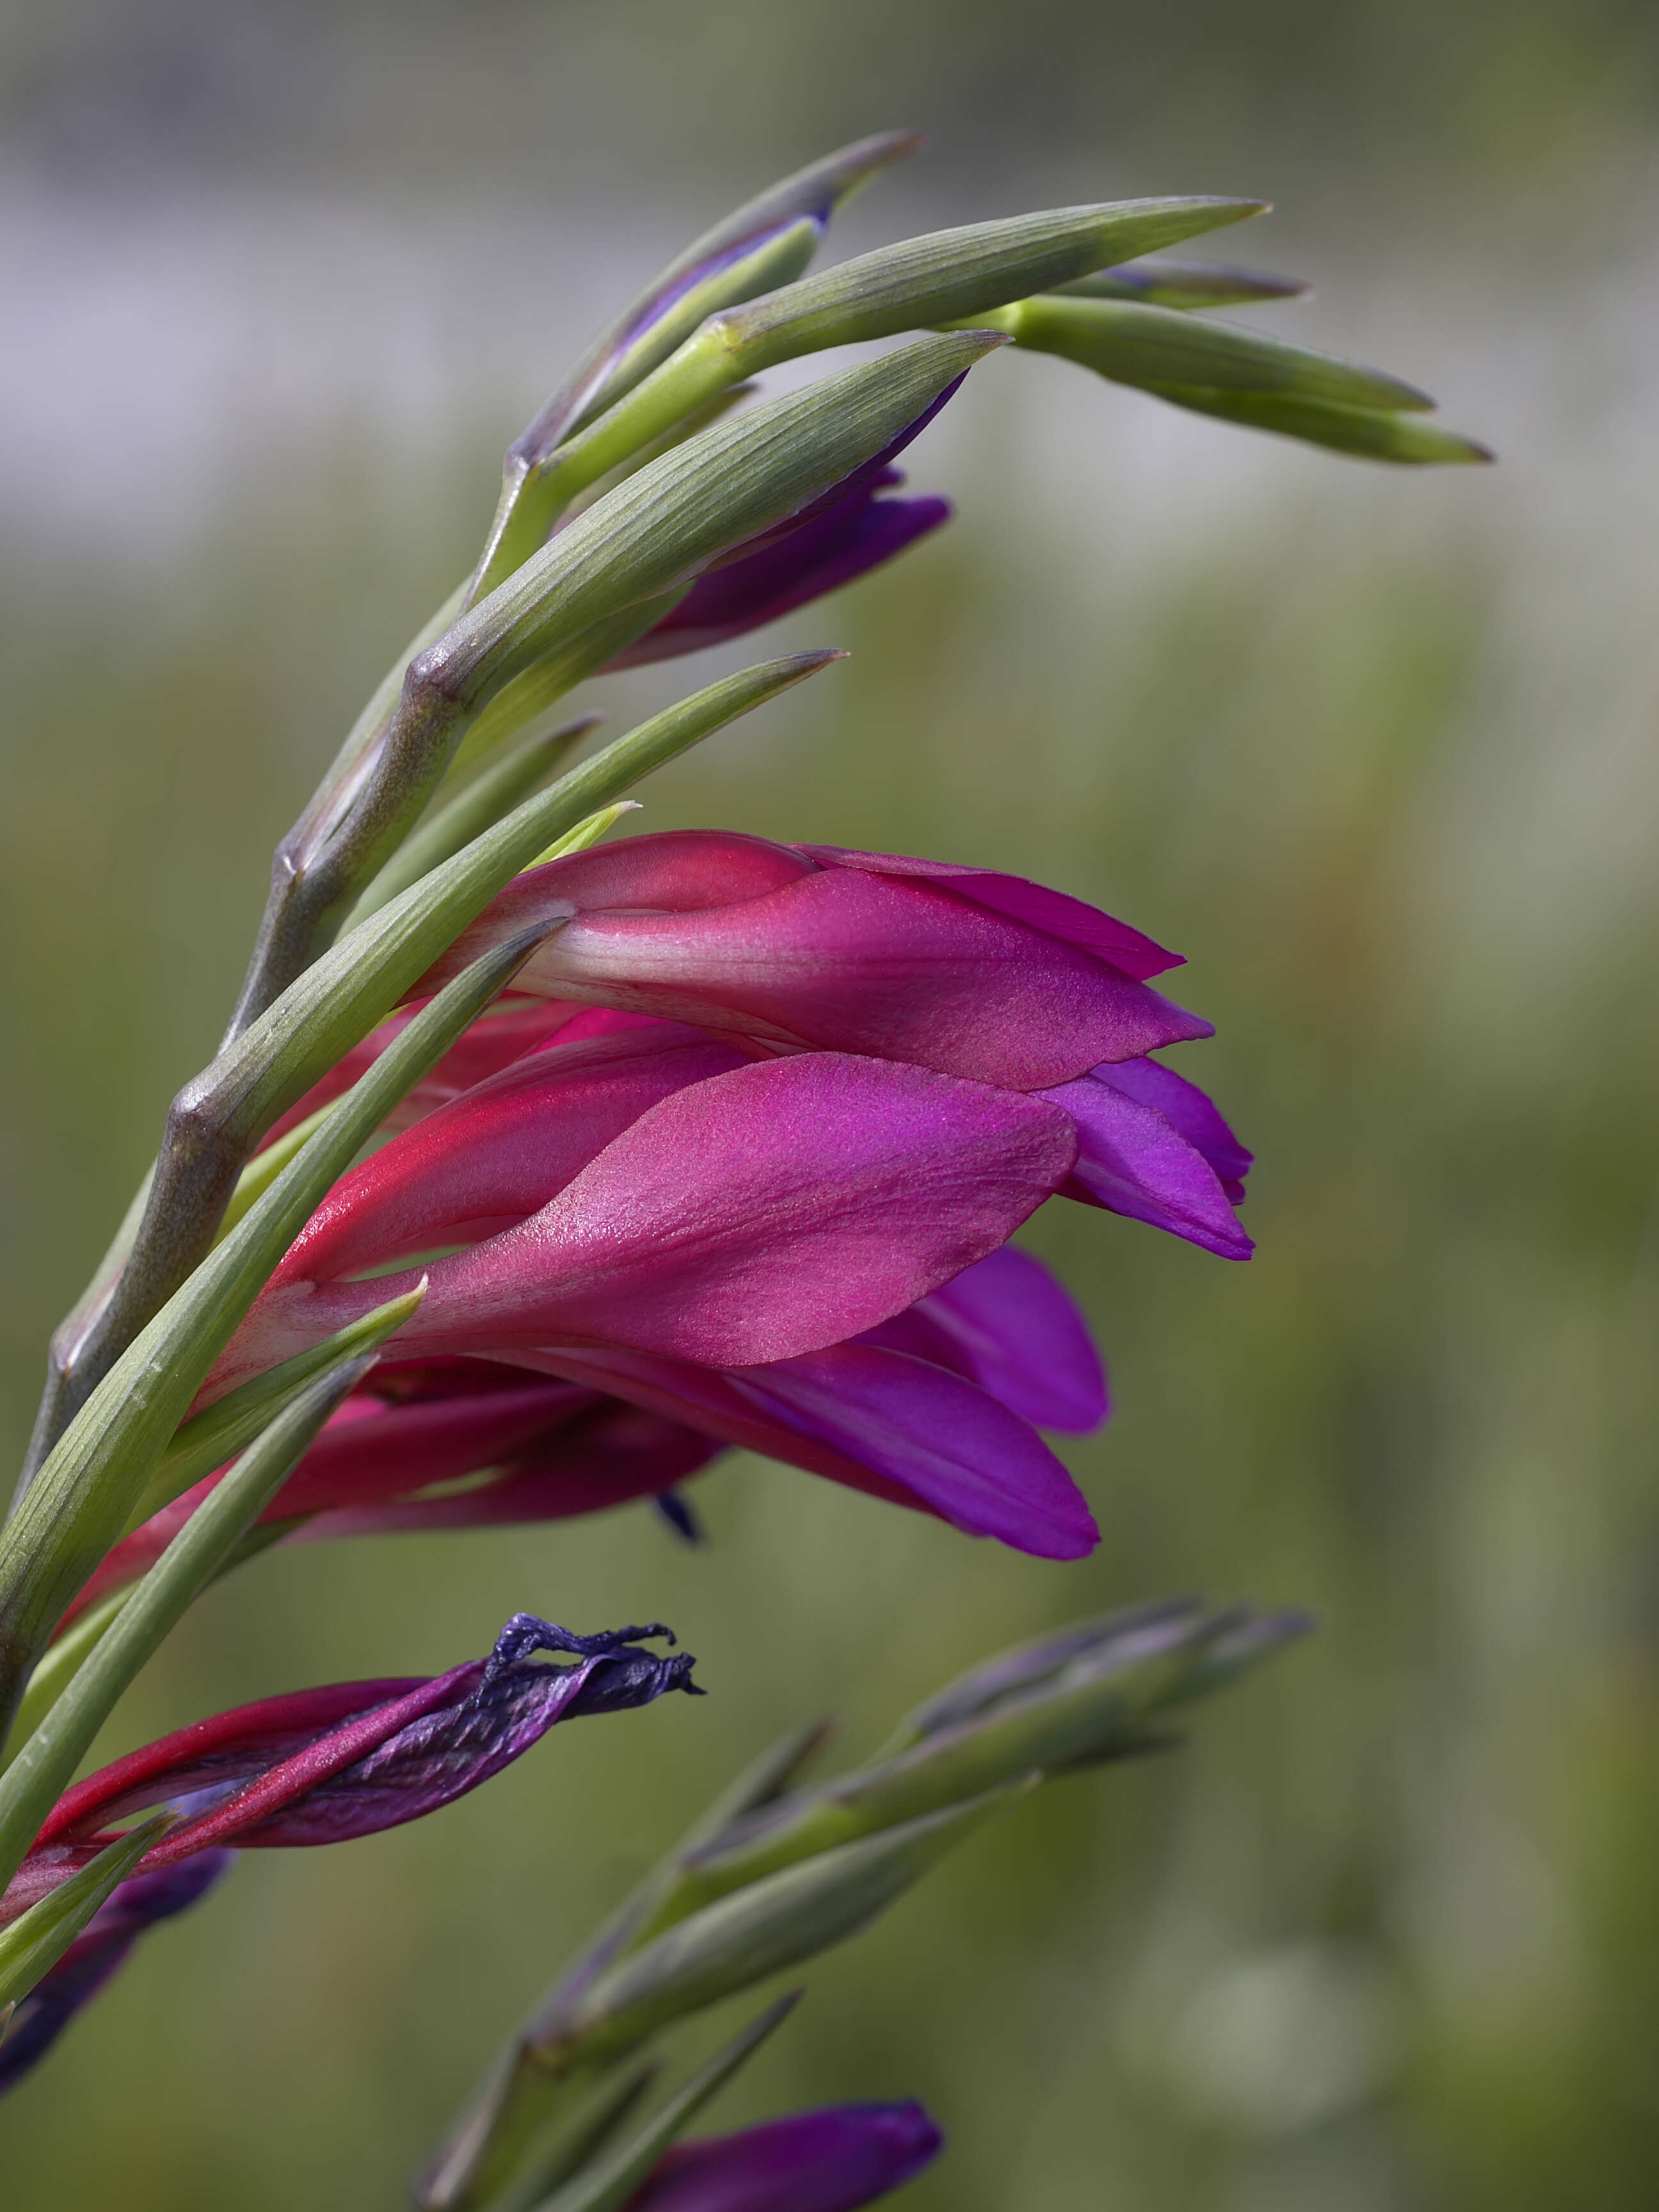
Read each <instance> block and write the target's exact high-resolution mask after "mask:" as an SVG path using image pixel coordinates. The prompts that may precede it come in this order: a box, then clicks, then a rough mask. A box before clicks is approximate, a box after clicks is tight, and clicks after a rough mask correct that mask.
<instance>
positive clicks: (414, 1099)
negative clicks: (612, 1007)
mask: <svg viewBox="0 0 1659 2212" xmlns="http://www.w3.org/2000/svg"><path fill="white" fill-rule="evenodd" d="M418 1012H419V1008H418V1006H404V1007H402V1008H400V1010H399V1012H396V1013H395V1014H393V1015H392V1016H390V1017H389V1018H388V1019H387V1020H386V1021H383V1022H382V1023H381V1025H380V1027H379V1028H378V1029H377V1030H371V1031H370V1033H369V1036H366V1037H365V1038H364V1039H363V1042H362V1043H361V1044H358V1045H354V1046H353V1047H352V1048H351V1051H350V1052H348V1053H347V1054H345V1058H344V1059H342V1060H337V1061H336V1062H335V1064H334V1066H332V1067H331V1068H330V1069H329V1071H328V1073H327V1074H326V1075H325V1076H324V1077H322V1079H320V1081H319V1082H317V1083H314V1084H313V1085H312V1086H311V1088H310V1090H309V1091H307V1092H306V1094H305V1096H304V1097H303V1098H302V1099H301V1100H300V1101H299V1102H298V1103H297V1104H296V1105H294V1106H291V1107H290V1109H289V1110H288V1112H287V1113H286V1114H284V1115H283V1116H282V1118H281V1120H280V1121H276V1122H273V1123H272V1125H271V1128H270V1129H269V1130H268V1131H267V1132H266V1134H265V1144H267V1145H271V1144H274V1143H275V1142H276V1140H277V1139H278V1137H281V1136H284V1135H286V1133H288V1131H289V1130H290V1129H291V1128H293V1127H296V1124H297V1123H299V1122H301V1121H305V1120H307V1119H308V1117H309V1116H310V1115H313V1114H314V1113H315V1112H316V1111H317V1109H318V1108H319V1107H320V1106H327V1105H329V1104H331V1103H332V1102H333V1100H335V1099H336V1098H339V1097H344V1096H345V1092H346V1091H349V1090H350V1089H351V1085H353V1084H354V1083H355V1082H356V1081H357V1078H358V1077H359V1076H360V1075H361V1074H363V1072H364V1070H365V1069H367V1068H369V1067H371V1066H373V1065H374V1063H375V1060H378V1059H379V1058H380V1056H381V1053H383V1052H384V1051H385V1050H386V1048H387V1045H389V1044H390V1043H391V1042H393V1039H394V1038H395V1037H397V1036H399V1035H400V1033H401V1031H402V1030H405V1029H406V1028H407V1027H408V1025H409V1024H410V1023H411V1022H412V1020H413V1019H414V1018H415V1016H416V1014H417V1013H418ZM586 1012H587V1009H586V1008H585V1007H579V1006H561V1005H560V1004H559V1002H558V1000H556V999H529V1000H525V999H510V1000H503V1001H500V1002H499V1003H498V1004H497V1005H496V1006H491V1009H490V1010H489V1012H487V1013H486V1014H485V1015H483V1016H482V1017H481V1018H479V1020H478V1021H475V1022H474V1023H473V1026H472V1027H471V1029H469V1030H467V1031H466V1032H465V1034H464V1035H463V1036H461V1037H460V1039H459V1040H458V1041H457V1042H455V1043H454V1044H453V1045H452V1046H451V1047H450V1048H449V1050H448V1052H447V1053H445V1054H444V1055H443V1058H442V1060H439V1062H438V1063H437V1065H436V1067H434V1068H432V1069H431V1070H430V1072H429V1073H427V1074H426V1075H424V1077H423V1078H422V1079H421V1080H420V1081H419V1082H418V1084H416V1085H415V1086H414V1088H413V1090H412V1091H407V1092H406V1094H405V1095H404V1097H402V1098H401V1099H400V1100H399V1102H398V1103H397V1104H396V1106H394V1107H393V1109H392V1111H391V1113H390V1114H389V1115H387V1127H390V1128H393V1129H407V1128H412V1127H413V1126H414V1124H415V1123H416V1122H417V1121H419V1120H421V1118H422V1117H423V1115H427V1114H430V1113H431V1111H432V1110H433V1109H434V1108H435V1107H438V1106H442V1105H446V1104H447V1103H448V1101H449V1100H450V1099H452V1098H455V1097H459V1096H460V1093H461V1092H462V1091H468V1090H470V1089H471V1088H472V1086H473V1084H475V1083H481V1082H482V1081H483V1080H484V1079H485V1076H488V1075H494V1074H495V1073H497V1071H498V1070H499V1069H501V1068H503V1067H506V1066H509V1064H510V1063H511V1062H512V1061H514V1060H517V1059H518V1058H519V1057H520V1055H521V1054H524V1053H527V1052H532V1051H534V1049H535V1048H536V1047H537V1046H538V1045H542V1044H547V1043H550V1042H552V1040H553V1039H554V1038H555V1037H556V1036H558V1033H559V1031H560V1030H562V1029H563V1028H564V1026H565V1024H567V1023H569V1022H570V1020H571V1018H573V1017H576V1016H580V1015H583V1014H585V1013H586Z"/></svg>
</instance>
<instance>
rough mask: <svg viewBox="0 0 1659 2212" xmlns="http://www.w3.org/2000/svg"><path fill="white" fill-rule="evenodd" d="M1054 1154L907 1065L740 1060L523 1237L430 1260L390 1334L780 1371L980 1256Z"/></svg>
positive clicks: (1043, 1185)
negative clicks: (420, 1289)
mask: <svg viewBox="0 0 1659 2212" xmlns="http://www.w3.org/2000/svg"><path fill="white" fill-rule="evenodd" d="M1072 1142H1073V1139H1072V1137H1071V1133H1070V1128H1069V1127H1065V1126H1064V1120H1063V1117H1062V1116H1060V1115H1058V1111H1057V1109H1052V1108H1050V1107H1048V1106H1047V1105H1046V1103H1044V1104H1043V1105H1041V1106H1040V1107H1039V1106H1037V1105H1036V1103H1035V1102H1034V1101H1031V1100H1028V1099H1026V1098H1023V1097H1016V1096H1014V1095H1011V1094H1009V1093H1005V1092H1002V1091H991V1090H989V1089H987V1088H985V1086H983V1085H977V1084H966V1083H955V1082H952V1081H950V1080H949V1079H947V1078H945V1077H942V1076H936V1075H932V1074H929V1073H925V1072H924V1071H923V1070H921V1069H919V1068H913V1067H901V1066H889V1065H887V1064H885V1063H882V1062H881V1061H875V1060H856V1059H851V1058H849V1057H846V1056H845V1055H843V1054H829V1053H823V1054H812V1055H809V1056H803V1057H801V1058H798V1059H790V1060H772V1061H765V1062H759V1063H752V1064H750V1065H748V1066H743V1067H740V1068H738V1069H735V1071H734V1072H732V1073H729V1074H724V1075H717V1076H714V1077H711V1079H709V1080H707V1081H706V1082H703V1083H698V1084H695V1085H692V1086H691V1087H690V1088H689V1089H686V1090H684V1091H678V1092H676V1093H675V1094H674V1096H673V1097H668V1098H665V1099H663V1100H662V1102H661V1103H659V1104H658V1105H656V1106H654V1107H652V1108H651V1109H650V1111H649V1112H648V1113H646V1114H644V1115H642V1116H641V1117H640V1119H639V1120H638V1121H635V1122H634V1123H633V1124H632V1125H631V1127H629V1128H627V1129H625V1130H624V1131H623V1133H621V1135H620V1136H619V1137H618V1138H617V1139H615V1141H614V1142H613V1144H611V1145H609V1146H607V1147H606V1149H605V1151H604V1152H601V1154H600V1155H599V1157H598V1158H596V1159H595V1160H594V1161H593V1163H592V1164H590V1165H589V1167H587V1168H585V1169H584V1170H582V1173H581V1175H579V1176H577V1177H576V1179H575V1181H574V1182H571V1183H570V1185H569V1186H568V1187H567V1188H565V1189H564V1191H562V1192H561V1193H560V1194H559V1195H558V1197H557V1198H556V1199H554V1200H553V1201H552V1204H551V1205H549V1206H546V1207H544V1208H543V1210H542V1211H541V1212H540V1213H539V1214H537V1215H536V1216H535V1217H534V1218H533V1219H531V1220H529V1221H528V1222H526V1223H525V1224H524V1225H523V1226H522V1227H521V1229H518V1230H515V1231H509V1232H508V1233H507V1234H506V1235H505V1236H503V1237H497V1238H494V1239H492V1240H491V1243H490V1244H489V1245H488V1246H486V1247H483V1248H480V1249H478V1250H476V1251H474V1252H473V1253H469V1254H462V1255H457V1256H456V1257H455V1258H454V1259H453V1260H448V1261H440V1262H439V1263H438V1264H437V1265H436V1267H435V1268H434V1269H433V1284H432V1292H431V1295H430V1297H429V1299H428V1301H427V1305H426V1307H425V1308H424V1309H423V1310H422V1312H421V1313H420V1314H418V1315H417V1316H415V1319H414V1321H413V1322H412V1323H411V1324H410V1326H409V1330H408V1332H407V1333H406V1342H407V1343H409V1344H410V1346H412V1347H417V1346H418V1345H419V1342H420V1340H421V1338H422V1336H424V1335H425V1334H427V1333H428V1329H427V1327H426V1322H427V1316H428V1314H429V1313H430V1316H431V1320H430V1330H431V1331H432V1332H433V1333H436V1331H438V1330H442V1329H447V1327H448V1322H447V1316H448V1314H449V1313H450V1312H451V1311H455V1312H457V1313H458V1315H460V1316H464V1318H462V1320H461V1326H463V1327H464V1328H465V1329H466V1332H467V1340H468V1341H470V1342H472V1343H473V1344H476V1345H478V1346H480V1347H484V1346H488V1345H490V1344H491V1343H497V1342H501V1341H513V1340H516V1341H520V1342H523V1341H534V1340H535V1339H536V1337H538V1336H539V1337H540V1339H541V1340H544V1341H545V1340H548V1339H550V1338H554V1339H556V1338H559V1337H563V1336H564V1335H566V1334H570V1333H572V1332H573V1333H574V1334H576V1336H577V1337H579V1338H585V1339H589V1340H601V1341H609V1342H613V1343H617V1344H623V1345H632V1346H637V1347H638V1348H640V1349H641V1350H645V1351H653V1352H665V1353H668V1354H669V1355H670V1356H673V1357H675V1358H686V1359H695V1360H699V1361H702V1362H704V1363H706V1364H710V1365H713V1366H730V1365H739V1364H741V1365H747V1364H753V1363H754V1362H755V1361H757V1360H772V1359H787V1358H791V1357H793V1356H794V1355H795V1354H796V1353H797V1352H807V1351H813V1350H816V1349H817V1348H818V1347H819V1346H822V1345H826V1344H832V1343H834V1342H835V1341H836V1340H838V1339H839V1338H841V1337H844V1336H847V1335H851V1334H856V1333H857V1331H858V1330H860V1329H863V1328H870V1327H873V1326H874V1324H875V1322H878V1321H881V1320H885V1319H886V1317H887V1316H888V1315H889V1314H891V1313H894V1312H896V1311H898V1310H900V1309H901V1308H903V1307H905V1306H907V1305H910V1304H912V1303H913V1302H914V1301H915V1299H917V1298H918V1297H923V1296H924V1295H925V1294H926V1293H927V1292H928V1291H930V1290H934V1289H936V1288H937V1286H938V1285H940V1284H941V1283H942V1282H946V1281H948V1279H950V1277H951V1276H953V1275H955V1274H956V1273H960V1271H961V1269H962V1268H963V1267H967V1266H969V1265H970V1264H971V1263H972V1262H973V1261H975V1260H978V1259H981V1258H983V1257H984V1256H985V1254H986V1253H987V1252H989V1251H993V1250H995V1249H996V1248H997V1246H998V1245H999V1244H1000V1243H1003V1240H1004V1239H1005V1238H1006V1237H1008V1236H1009V1234H1010V1233H1011V1232H1012V1231H1013V1230H1015V1229H1016V1228H1017V1227H1018V1225H1019V1224H1020V1223H1021V1222H1022V1221H1023V1220H1024V1219H1026V1218H1027V1217H1028V1215H1029V1214H1030V1213H1032V1212H1034V1211H1035V1209H1036V1207H1037V1206H1040V1204H1041V1203H1042V1200H1043V1199H1044V1198H1045V1197H1046V1195H1047V1194H1049V1193H1050V1192H1051V1191H1052V1190H1054V1189H1056V1188H1058V1185H1059V1183H1060V1182H1063V1181H1064V1177H1065V1176H1066V1174H1067V1173H1068V1172H1069V1170H1070V1156H1071V1152H1072ZM503 1327H504V1328H506V1329H507V1330H509V1332H510V1334H509V1335H508V1336H507V1337H505V1338H503V1335H502V1334H501V1331H502V1329H503ZM457 1348H458V1347H457Z"/></svg>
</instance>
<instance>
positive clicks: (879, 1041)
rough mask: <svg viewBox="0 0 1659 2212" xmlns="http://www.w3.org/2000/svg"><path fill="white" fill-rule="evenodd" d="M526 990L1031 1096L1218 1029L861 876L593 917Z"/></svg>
mask: <svg viewBox="0 0 1659 2212" xmlns="http://www.w3.org/2000/svg"><path fill="white" fill-rule="evenodd" d="M498 903H499V902H498ZM518 981H519V984H520V986H521V987H524V988H533V989H537V990H544V991H546V992H547V993H549V994H550V995H554V996H557V997H559V998H576V999H580V998H586V997H592V998H593V999H595V1000H600V1001H603V1002H604V1003H606V1004H607V1005H613V1006H624V1007H627V1008H629V1009H631V1010H632V1011H633V1012H638V1013H650V1014H658V1015H661V1016H663V1017H666V1018H668V1019H671V1020H677V1021H684V1022H691V1023H694V1024H698V1026H700V1027H702V1028H704V1029H715V1030H737V1031H742V1032H746V1033H747V1034H749V1035H752V1036H756V1037H759V1038H762V1039H765V1040H769V1041H771V1042H774V1043H777V1044H781V1045H784V1046H791V1045H792V1046H796V1047H801V1046H805V1047H810V1048H817V1049H820V1050H825V1051H831V1052H856V1053H861V1054H869V1055H871V1056H874V1057H878V1058H881V1059H890V1060H912V1061H914V1062H916V1063H917V1064H918V1066H924V1067H931V1068H935V1069H936V1070H938V1072H939V1073H942V1074H947V1075H961V1076H966V1077H967V1078H968V1079H971V1080H973V1081H977V1082H985V1083H996V1084H1000V1085H1004V1086H1006V1087H1007V1088H1008V1089H1009V1090H1015V1091H1030V1090H1040V1089H1042V1088H1044V1087H1046V1085H1050V1084H1053V1083H1058V1082H1062V1081H1064V1080H1066V1079H1068V1078H1070V1077H1071V1076H1074V1075H1080V1074H1082V1073H1084V1071H1085V1070H1086V1069H1088V1068H1090V1067H1094V1066H1097V1065H1098V1064H1099V1063H1100V1062H1101V1060H1128V1059H1131V1058H1135V1057H1137V1056H1138V1055H1140V1054H1144V1053H1147V1052H1150V1051H1151V1050H1152V1049H1153V1048H1155V1047H1156V1046H1158V1045H1163V1044H1174V1043H1178V1042H1182V1041H1183V1040H1185V1039H1187V1038H1192V1037H1199V1036H1209V1035H1210V1034H1211V1028H1210V1024H1208V1023H1207V1022H1204V1021H1200V1020H1199V1018H1197V1017H1196V1016H1194V1015H1192V1014H1189V1013H1186V1012H1184V1011H1183V1010H1182V1009H1181V1008H1180V1007H1178V1006H1173V1005H1172V1004H1171V1003H1170V1001H1169V1000H1167V999H1165V998H1162V996H1160V994H1158V993H1157V992H1156V991H1153V990H1150V989H1149V988H1148V987H1147V986H1146V985H1145V984H1144V983H1139V982H1136V981H1132V980H1131V978H1130V977H1128V976H1127V975H1123V974H1121V973H1120V972H1119V970H1117V969H1114V968H1112V967H1108V966H1107V965H1106V964H1105V963H1102V962H1101V961H1100V960H1099V959H1097V958H1095V957H1093V956H1092V955H1090V954H1089V953H1085V952H1082V951H1078V950H1077V948H1076V947H1075V946H1073V945H1068V944H1064V943H1063V942H1062V941H1061V940H1060V939H1058V938H1056V937H1052V936H1050V935H1047V934H1046V933H1042V932H1040V931H1037V930H1034V929H1031V928H1029V927H1026V926H1023V925H1022V924H1020V923H1017V922H1014V921H1009V919H1008V918H1007V917H1006V916H1005V915H1000V914H996V913H993V912H992V911H991V909H990V908H987V907H985V906H984V905H982V904H979V903H977V902H973V901H972V900H969V899H967V898H965V897H962V896H959V895H958V894H957V893H956V892H955V890H948V889H945V888H942V887H941V886H938V885H936V884H929V883H925V882H922V881H918V880H908V881H907V880H903V879H901V878H897V877H894V876H890V875H876V874H871V873H869V872H863V871H859V870H855V869H850V868H832V869H825V870H821V871H817V872H814V873H812V874H810V875H806V876H802V877H800V878H797V879H796V880H795V881H793V882H791V883H789V884H784V885H781V886H779V887H778V889H776V890H773V891H772V892H770V893H769V894H768V895H766V896H764V897H757V898H753V899H750V900H747V901H745V902H741V904H736V905H729V906H723V907H717V908H714V907H711V908H699V909H696V910H682V911H680V912H677V913H674V914H666V915H665V914H642V913H629V914H623V913H618V912H598V911H586V910H584V911H583V912H582V913H581V914H579V915H576V916H575V917H573V918H572V920H571V921H570V922H569V923H568V924H567V925H566V927H564V928H563V929H561V930H559V931H558V932H557V933H555V934H554V935H553V936H552V937H551V938H549V939H548V940H547V941H546V944H545V945H543V946H541V947H540V950H539V951H537V952H536V953H535V954H534V956H533V957H532V958H531V959H530V961H529V962H528V963H527V965H526V966H525V968H524V969H523V970H522V971H521V975H520V976H519V978H518Z"/></svg>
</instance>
